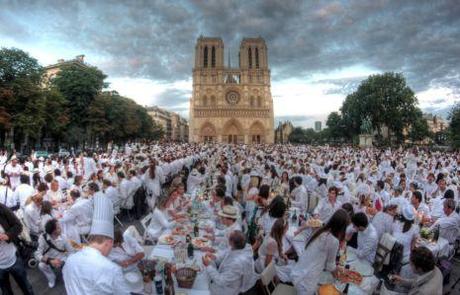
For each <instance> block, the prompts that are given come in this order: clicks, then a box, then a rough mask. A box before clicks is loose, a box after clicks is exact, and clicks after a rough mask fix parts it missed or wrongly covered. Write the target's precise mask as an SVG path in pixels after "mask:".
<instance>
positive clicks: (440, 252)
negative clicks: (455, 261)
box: [417, 237, 451, 257]
mask: <svg viewBox="0 0 460 295" xmlns="http://www.w3.org/2000/svg"><path fill="white" fill-rule="evenodd" d="M417 246H425V247H427V248H428V249H430V250H431V252H432V253H433V255H434V257H448V256H449V254H450V250H451V248H450V246H449V241H447V240H446V239H444V238H442V237H439V239H438V241H437V242H428V241H426V240H421V239H419V240H417Z"/></svg>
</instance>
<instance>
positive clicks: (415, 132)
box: [409, 108, 431, 142]
mask: <svg viewBox="0 0 460 295" xmlns="http://www.w3.org/2000/svg"><path fill="white" fill-rule="evenodd" d="M430 136H431V133H430V128H429V127H428V122H427V121H426V120H425V118H423V113H422V111H421V110H420V109H419V108H416V111H415V118H414V120H413V123H412V125H411V126H410V129H409V138H410V140H411V141H412V142H419V141H423V140H424V139H426V138H427V137H430Z"/></svg>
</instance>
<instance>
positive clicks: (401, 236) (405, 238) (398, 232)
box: [393, 221, 419, 263]
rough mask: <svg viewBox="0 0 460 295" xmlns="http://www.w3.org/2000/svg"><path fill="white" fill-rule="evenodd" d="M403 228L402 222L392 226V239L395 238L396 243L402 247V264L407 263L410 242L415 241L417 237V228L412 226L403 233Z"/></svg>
mask: <svg viewBox="0 0 460 295" xmlns="http://www.w3.org/2000/svg"><path fill="white" fill-rule="evenodd" d="M403 226H404V224H403V223H402V222H399V221H398V222H395V223H394V224H393V237H395V239H396V241H398V243H400V244H401V245H403V260H402V262H403V263H406V262H408V261H409V256H410V252H411V245H412V240H414V239H416V238H417V237H418V236H419V227H418V226H417V225H415V224H412V226H411V228H410V229H409V230H408V231H407V232H405V233H403V232H402V231H403Z"/></svg>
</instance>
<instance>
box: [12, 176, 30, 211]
mask: <svg viewBox="0 0 460 295" xmlns="http://www.w3.org/2000/svg"><path fill="white" fill-rule="evenodd" d="M19 181H20V183H21V184H20V185H18V186H17V187H16V189H15V190H14V196H15V198H17V199H18V200H19V205H20V206H21V208H24V207H25V206H26V201H27V200H28V199H29V198H30V197H32V195H33V194H34V193H35V189H34V188H33V187H32V186H31V185H30V177H29V176H27V175H25V174H21V176H20V177H19Z"/></svg>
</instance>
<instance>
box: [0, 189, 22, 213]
mask: <svg viewBox="0 0 460 295" xmlns="http://www.w3.org/2000/svg"><path fill="white" fill-rule="evenodd" d="M0 203H2V204H3V205H5V206H6V207H8V208H13V207H14V206H16V205H17V204H18V203H19V199H18V198H17V196H15V195H14V192H13V191H12V190H11V189H10V188H9V187H8V186H6V185H1V186H0Z"/></svg>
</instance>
